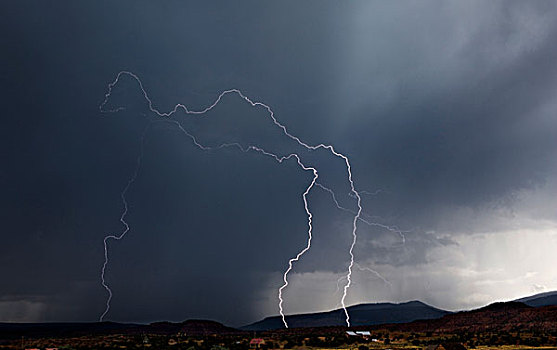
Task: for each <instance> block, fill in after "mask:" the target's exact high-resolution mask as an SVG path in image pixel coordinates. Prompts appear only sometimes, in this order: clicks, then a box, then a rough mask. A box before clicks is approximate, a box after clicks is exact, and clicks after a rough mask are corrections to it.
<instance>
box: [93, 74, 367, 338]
mask: <svg viewBox="0 0 557 350" xmlns="http://www.w3.org/2000/svg"><path fill="white" fill-rule="evenodd" d="M122 76H129V77H131V78H132V79H134V80H135V81H136V82H137V84H138V85H139V88H140V89H141V92H142V94H143V97H144V98H145V100H146V101H147V103H148V108H149V110H150V111H151V112H152V113H154V114H156V115H157V116H158V117H162V118H168V121H170V122H172V123H174V124H175V125H176V126H177V127H178V128H179V129H180V130H181V131H182V132H183V133H184V134H185V135H186V136H188V137H189V138H190V139H191V140H192V142H193V143H194V144H195V145H196V146H197V147H198V148H200V149H201V150H214V149H221V148H225V147H236V148H238V149H240V150H241V151H242V152H249V151H255V152H258V153H260V154H263V155H265V156H269V157H272V158H274V159H275V160H276V161H277V162H279V163H283V161H285V160H289V159H295V160H296V162H297V164H298V165H299V166H300V167H301V168H302V169H303V170H304V171H311V172H312V173H313V179H312V181H311V183H310V184H309V186H308V187H307V188H306V190H305V191H304V193H303V195H302V198H303V201H304V208H305V211H306V214H307V217H308V239H307V244H306V246H305V247H304V248H303V249H302V250H301V251H300V252H299V253H298V254H296V256H295V257H293V258H291V259H290V260H289V261H288V268H287V269H286V271H285V272H284V274H283V282H284V284H283V285H282V286H281V287H280V288H279V290H278V298H279V312H280V315H281V317H282V321H283V323H284V326H285V327H286V328H288V324H287V322H286V318H285V315H284V310H283V303H284V300H283V297H282V292H283V290H284V289H285V288H286V287H287V286H288V274H289V272H290V271H291V270H292V269H293V266H294V263H295V262H297V261H299V260H300V258H301V257H302V256H303V255H304V254H305V253H306V252H307V251H308V250H309V249H310V248H311V240H312V233H313V232H312V231H313V227H312V218H313V214H312V212H311V210H310V208H309V205H308V201H307V195H308V194H309V193H310V191H311V190H312V189H313V188H314V186H315V185H316V183H317V179H318V177H319V174H318V172H317V169H316V168H314V167H310V166H306V165H304V164H303V163H302V160H301V158H300V156H299V155H298V154H296V153H291V154H289V155H287V156H279V155H276V154H274V153H271V152H268V151H266V150H264V149H262V148H260V147H257V146H253V145H250V146H248V147H242V145H240V144H239V143H223V144H221V145H219V146H216V147H210V146H206V145H203V144H201V143H200V142H199V141H198V140H197V138H196V137H195V136H194V135H192V134H191V133H189V132H188V131H187V130H186V129H185V128H184V127H183V126H182V125H181V124H180V123H179V122H178V121H176V120H170V117H172V115H174V114H175V113H176V112H178V111H179V110H182V111H183V112H184V113H186V114H191V115H203V114H205V113H207V112H209V111H210V110H212V109H213V108H214V107H215V106H217V105H218V104H219V102H220V101H221V100H222V98H223V97H224V96H225V95H228V94H236V95H238V96H239V97H241V98H242V99H243V100H244V101H246V102H247V103H249V104H250V105H251V106H252V107H261V108H263V109H265V110H266V111H267V113H268V116H269V118H270V119H271V120H272V122H273V124H274V125H275V126H276V127H278V128H279V129H281V131H282V132H283V134H284V135H286V136H287V137H288V138H290V139H291V140H294V141H295V142H296V143H298V144H299V145H300V146H302V147H304V148H306V149H307V150H311V151H314V150H318V149H324V150H327V151H329V152H330V153H331V154H332V155H334V156H335V157H337V158H340V159H342V160H343V161H344V163H345V165H346V170H347V174H348V177H347V180H348V182H349V184H350V193H349V194H350V195H351V196H353V197H355V198H356V204H357V208H358V209H357V211H355V212H354V219H353V221H352V241H351V244H350V249H349V252H348V253H349V256H350V263H349V265H348V270H347V272H346V276H345V277H346V280H347V283H346V285H345V286H344V288H343V295H342V298H341V304H342V308H343V310H344V313H345V316H346V324H347V326H350V315H349V314H348V311H347V309H346V305H345V300H346V296H347V294H348V289H349V288H350V285H351V283H352V279H351V278H352V269H353V267H354V247H355V245H356V241H357V238H358V237H357V228H358V221H360V220H361V219H362V218H361V214H362V203H361V202H362V199H361V196H360V193H359V192H358V191H357V190H356V188H355V184H354V181H353V177H352V167H351V164H350V160H349V159H348V157H347V156H345V155H344V154H342V153H340V152H337V151H336V150H335V148H334V147H333V146H332V145H328V144H323V143H320V144H317V145H310V144H308V143H305V142H304V141H302V140H301V139H300V138H299V137H297V136H295V135H293V134H291V133H290V132H289V131H288V129H287V128H286V126H284V125H283V124H281V123H280V122H279V121H278V120H277V119H276V118H275V115H274V112H273V110H272V109H271V108H270V107H269V106H268V105H266V104H264V103H262V102H257V101H253V100H251V99H250V98H248V97H247V96H246V95H244V94H243V93H242V92H241V91H240V90H238V89H229V90H224V91H223V92H221V93H220V94H219V95H218V97H217V98H216V100H215V101H214V102H213V103H212V104H211V105H209V106H208V107H206V108H204V109H202V110H190V109H188V107H187V106H185V105H183V104H181V103H179V104H176V105H175V106H174V108H173V109H172V110H170V111H169V112H160V111H159V110H158V109H156V108H155V107H154V106H153V102H152V100H151V99H150V97H149V95H148V94H147V91H146V89H145V88H144V86H143V83H142V81H141V79H140V78H139V77H138V76H137V75H136V74H134V73H132V72H129V71H121V72H119V73H118V74H117V76H116V78H115V79H114V81H112V82H111V83H109V84H108V90H107V93H106V94H105V99H104V101H103V102H102V103H101V105H100V106H99V109H100V111H101V112H103V113H116V112H119V111H122V110H124V109H125V107H117V108H114V109H106V108H105V106H106V104H107V103H108V100H109V98H110V96H111V94H112V90H113V88H114V87H115V86H116V85H117V84H118V83H119V81H120V79H121V77H122ZM142 147H143V146H142ZM142 155H143V151H142V152H141V154H140V156H139V157H138V162H137V166H136V169H135V172H134V174H133V175H132V177H131V178H130V179H129V180H128V182H127V184H126V186H125V187H124V189H123V191H122V192H121V199H122V203H123V206H124V210H123V212H122V214H121V216H120V222H121V223H122V225H123V226H124V230H123V231H122V233H120V234H119V235H108V236H106V237H105V238H104V240H103V242H104V258H105V259H104V263H103V266H102V270H101V284H102V286H103V287H104V288H105V289H106V291H107V293H108V298H107V301H106V309H105V311H104V312H103V313H102V314H101V316H100V319H99V320H100V321H102V320H103V319H104V317H105V316H106V314H107V313H108V312H109V311H110V301H111V299H112V291H111V289H110V287H109V285H108V284H107V282H106V280H105V272H106V268H107V265H108V261H109V259H108V256H109V255H108V241H109V240H121V239H122V238H124V236H125V235H126V234H127V233H128V232H129V230H130V226H129V224H128V223H127V222H126V220H125V217H126V215H127V213H128V203H127V201H126V193H127V191H128V190H129V188H130V186H131V185H132V184H133V183H134V182H135V180H136V178H137V175H138V173H139V168H140V166H141V158H142ZM320 187H322V188H325V187H324V186H320ZM331 193H333V192H332V191H331ZM335 200H336V199H335ZM337 204H338V202H337Z"/></svg>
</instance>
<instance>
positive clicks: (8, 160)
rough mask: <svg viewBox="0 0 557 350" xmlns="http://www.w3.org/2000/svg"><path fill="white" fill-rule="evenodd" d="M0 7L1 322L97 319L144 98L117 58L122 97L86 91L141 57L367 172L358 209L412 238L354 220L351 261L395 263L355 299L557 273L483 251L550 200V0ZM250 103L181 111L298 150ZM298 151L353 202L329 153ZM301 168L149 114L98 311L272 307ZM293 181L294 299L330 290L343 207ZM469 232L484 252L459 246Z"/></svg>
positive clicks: (123, 313)
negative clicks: (310, 236)
mask: <svg viewBox="0 0 557 350" xmlns="http://www.w3.org/2000/svg"><path fill="white" fill-rule="evenodd" d="M0 6H1V8H0V10H1V11H2V13H5V14H6V16H5V18H6V20H5V21H2V23H1V24H0V26H1V27H0V29H1V30H2V32H3V33H7V34H8V35H4V36H2V37H1V39H0V40H1V41H0V42H1V43H2V46H3V47H4V48H5V50H3V52H5V54H4V55H2V58H0V63H1V64H0V74H1V76H2V78H3V79H2V85H1V87H0V89H1V93H2V96H3V97H4V98H3V99H2V110H3V112H4V118H3V122H4V123H3V127H2V128H1V129H0V140H1V141H0V142H1V147H0V149H1V150H2V162H3V164H2V167H1V168H0V184H1V186H0V189H1V193H0V198H2V200H1V209H2V210H0V213H1V214H0V215H2V216H1V218H2V222H3V228H2V230H3V231H2V232H3V235H2V238H3V244H2V246H1V247H0V263H1V264H0V265H1V266H2V267H1V270H0V271H1V275H2V276H3V277H2V278H3V281H4V282H6V283H1V284H0V314H1V315H2V317H4V319H3V320H2V321H10V320H18V321H35V320H40V321H44V320H47V321H53V320H95V319H96V318H97V317H98V315H99V314H100V313H101V312H102V310H103V307H104V298H105V294H104V290H103V289H102V287H101V286H100V284H99V283H98V278H99V269H100V266H101V264H102V238H103V237H104V235H106V234H107V233H114V232H120V230H121V225H120V224H119V222H118V218H119V215H120V212H121V210H122V208H121V202H120V198H119V195H120V191H121V190H122V188H123V186H124V184H125V183H126V181H127V179H128V178H129V176H130V174H131V173H132V171H133V169H134V166H135V160H136V157H137V154H138V150H139V147H140V135H141V133H142V131H143V129H144V128H145V126H146V125H147V123H149V120H151V118H152V116H150V115H148V114H147V113H146V112H147V111H146V109H145V103H144V101H143V100H142V98H141V95H139V94H138V89H137V86H135V85H134V83H133V82H132V81H125V82H123V84H122V85H121V86H119V87H118V89H119V90H118V93H117V94H116V95H115V97H114V100H113V101H111V102H113V103H115V104H122V105H126V106H127V107H128V109H127V110H126V111H125V112H122V113H119V114H116V115H110V116H103V115H101V114H100V113H99V112H98V105H99V103H100V102H101V101H102V99H103V97H104V95H103V94H104V93H105V91H106V84H107V83H108V82H109V81H110V80H111V79H113V77H114V75H115V73H117V72H118V71H120V70H121V69H127V70H131V71H134V72H135V73H137V74H139V75H140V76H141V77H142V79H143V82H144V84H145V86H146V88H147V89H148V91H149V93H150V94H151V97H152V98H153V101H154V102H155V104H156V105H157V107H158V108H160V109H163V110H165V109H169V108H171V106H173V105H174V104H175V103H177V102H183V103H186V104H187V105H189V106H193V107H202V106H206V105H207V104H208V103H210V102H211V101H213V100H214V98H215V96H216V94H217V93H218V92H220V91H222V90H223V89H227V88H231V87H237V88H240V89H242V91H244V92H245V93H246V94H248V95H249V96H251V97H253V98H255V99H258V100H262V101H264V102H266V103H268V104H269V105H271V106H272V107H273V109H274V111H275V113H276V115H277V117H278V118H279V119H280V120H281V121H282V122H283V123H284V124H285V125H288V127H289V130H291V131H292V133H294V134H296V135H299V136H300V137H302V138H303V139H305V140H308V142H331V143H333V144H335V146H336V147H337V149H338V150H339V151H341V152H343V153H346V154H348V155H349V156H350V158H351V160H352V165H353V168H354V175H355V179H356V183H357V185H358V188H359V189H362V190H368V191H374V190H376V189H381V190H382V191H381V192H379V193H378V194H376V195H366V196H365V199H364V204H365V208H364V209H365V212H366V213H367V216H366V218H367V219H370V220H371V219H372V220H375V221H377V222H380V223H382V224H385V225H393V226H396V227H398V228H400V229H401V230H404V231H405V233H404V236H405V242H406V243H405V244H404V245H403V244H402V237H401V236H400V234H398V233H396V232H389V231H386V230H384V229H380V228H373V227H369V226H367V225H365V224H363V223H361V225H360V228H359V233H360V240H359V243H358V245H357V247H356V258H357V260H358V262H360V263H361V264H362V265H365V266H369V267H373V268H375V269H377V270H378V271H379V272H381V274H383V275H384V276H386V277H387V278H388V279H389V281H391V282H392V285H393V286H392V288H389V287H386V286H385V284H384V283H382V282H381V281H380V280H378V279H377V277H376V276H375V277H374V276H371V275H369V274H366V273H363V272H361V271H360V272H359V273H358V274H356V275H355V276H356V279H355V287H354V289H353V294H351V296H350V302H363V301H374V300H407V299H416V298H422V299H424V301H427V302H430V303H432V304H435V305H439V306H443V307H447V308H453V309H454V308H458V307H469V306H471V305H478V304H481V303H482V302H489V301H490V300H496V299H498V298H505V297H511V296H510V295H508V294H505V293H506V288H508V287H509V286H512V287H513V288H515V290H520V291H521V292H524V293H527V292H528V291H529V290H530V289H532V288H537V287H536V286H543V287H544V288H547V289H552V288H553V289H554V288H557V277H556V276H554V275H552V274H551V271H545V270H544V269H543V266H541V265H539V264H537V263H535V262H534V261H532V262H529V265H528V266H526V267H525V269H527V268H529V269H530V270H528V271H523V270H522V268H520V267H516V266H515V267H513V269H509V271H507V273H506V275H505V276H504V277H505V278H506V280H505V281H506V282H504V281H498V282H497V281H495V279H494V273H491V272H489V271H494V270H495V269H496V268H497V266H500V265H501V264H504V263H506V262H507V260H508V259H510V258H509V254H507V252H508V251H509V249H510V248H509V247H510V246H512V244H511V245H509V244H507V240H511V241H512V242H519V241H520V242H521V240H524V244H526V245H528V246H529V247H533V246H535V239H534V238H536V237H544V239H551V238H548V237H552V236H551V232H552V231H551V230H554V229H555V222H556V221H557V217H556V216H555V213H556V212H557V211H556V210H555V209H556V208H555V202H554V200H553V198H552V197H551V195H550V194H551V193H554V189H555V183H556V182H557V181H556V178H557V177H556V174H557V172H556V168H555V161H554V160H553V159H556V154H555V153H556V150H557V144H556V143H557V137H556V136H557V135H556V130H557V128H556V127H557V119H556V118H555V115H556V113H557V105H556V104H555V102H554V101H553V100H554V98H553V96H554V95H555V91H556V88H557V79H556V76H557V65H556V64H555V63H554V62H557V57H556V56H557V46H555V45H554V44H553V41H554V40H552V38H554V37H555V34H557V33H556V31H557V26H556V23H557V22H556V21H555V14H556V13H557V12H556V8H555V3H554V2H551V1H536V2H518V1H492V2H489V3H485V2H479V1H477V2H476V1H472V2H466V3H462V2H456V1H449V2H447V1H443V2H441V1H427V2H415V3H404V4H403V3H378V2H368V1H355V2H351V3H336V2H313V1H310V2H303V3H300V2H294V1H290V2H289V1H286V2H272V3H265V4H262V3H260V2H255V1H245V2H242V3H241V4H226V3H193V2H188V3H182V2H169V3H167V4H165V5H159V4H154V3H150V2H133V3H132V2H126V1H122V2H118V3H116V4H115V3H108V2H106V3H102V2H101V3H92V2H91V3H73V2H69V1H62V2H58V3H56V4H49V5H48V6H47V5H44V4H41V3H39V2H36V1H30V2H27V3H20V2H18V3H16V2H4V3H2V5H0ZM294 9H295V10H294ZM60 18H63V20H62V21H61V20H60ZM263 116H264V113H263V111H261V110H254V109H251V108H248V106H246V105H245V104H244V103H242V101H241V100H239V99H234V98H230V99H229V100H227V101H225V103H224V104H223V105H222V107H220V108H219V109H218V110H216V111H215V113H214V114H212V115H210V118H208V119H203V120H195V119H187V118H184V117H178V118H180V121H183V122H184V123H185V124H187V126H188V127H189V128H192V130H195V131H196V132H197V133H198V134H199V135H200V137H202V138H203V140H204V141H206V142H209V143H216V142H222V141H223V140H229V139H231V140H234V141H240V142H246V143H247V142H256V143H258V144H264V145H265V146H266V147H270V148H272V149H274V150H277V151H279V152H288V151H292V150H295V151H300V149H299V148H297V147H296V146H295V145H293V144H291V143H290V144H289V143H285V142H284V139H283V138H282V137H281V135H280V134H278V133H276V131H275V130H273V129H272V127H271V126H270V125H269V124H268V123H266V122H265V121H266V119H265V118H263ZM305 156H306V157H307V159H308V161H310V162H312V163H313V164H318V165H319V166H320V167H321V169H322V170H323V172H322V174H323V177H322V179H321V180H322V181H323V183H324V184H325V185H327V186H330V187H331V188H334V190H335V192H336V193H337V195H338V196H339V197H338V198H339V201H340V203H341V204H342V205H343V206H345V207H347V208H348V209H350V210H354V209H355V206H354V199H353V198H351V197H349V196H348V195H347V193H348V186H347V183H346V181H344V180H342V179H343V177H344V176H345V173H344V170H343V169H344V168H343V167H342V162H338V161H334V162H331V161H330V158H329V157H327V156H326V155H325V154H322V153H317V154H305ZM309 179H310V174H304V173H303V172H301V171H300V170H299V169H298V168H297V167H296V166H295V164H287V165H278V164H276V162H274V161H273V160H270V159H264V158H261V157H258V156H255V155H250V154H242V153H239V152H236V151H231V150H224V151H222V152H208V153H207V152H199V151H198V150H197V149H195V148H194V147H193V146H192V144H191V142H190V141H189V140H188V139H186V138H184V137H183V135H182V134H180V132H179V131H178V130H176V128H173V127H172V126H171V125H168V124H165V123H156V124H155V125H153V127H152V129H151V130H150V131H149V132H148V134H147V138H146V141H145V158H144V162H143V165H142V168H141V170H140V173H139V177H138V180H137V182H136V183H135V184H134V186H133V187H132V188H131V189H130V192H129V197H128V198H129V201H130V214H129V222H130V223H131V224H132V231H131V232H130V235H129V237H127V238H126V239H125V240H124V241H122V242H118V243H114V244H111V256H112V260H111V264H110V267H109V274H108V278H109V281H110V283H111V286H113V288H114V291H115V298H114V301H113V311H112V312H111V314H110V318H112V319H114V320H121V321H152V320H157V319H172V320H181V319H185V318H190V317H206V318H213V319H219V320H223V321H225V322H226V323H229V324H241V323H244V322H249V321H252V320H253V319H255V318H257V317H262V316H266V315H268V314H270V313H276V312H277V310H276V289H277V288H278V287H279V286H280V283H281V273H282V271H283V270H284V268H285V266H286V262H287V260H288V259H289V258H290V257H291V256H293V255H294V254H295V253H297V252H298V251H299V249H301V247H303V246H304V244H305V239H306V237H305V229H306V225H307V221H306V220H307V219H306V217H305V215H304V211H303V203H302V201H301V197H300V195H301V193H302V191H303V190H304V188H305V186H307V181H308V180H309ZM310 200H311V203H312V206H313V208H314V212H315V222H314V223H315V240H314V247H313V248H314V249H313V250H312V251H310V252H309V253H308V254H307V256H305V257H304V259H303V260H302V261H301V262H300V264H298V265H297V266H296V269H295V274H294V275H293V285H292V288H291V289H289V290H288V298H289V299H288V300H287V309H288V311H289V312H298V311H301V310H304V308H305V307H306V306H304V305H305V304H304V303H309V304H307V305H310V306H307V307H308V308H310V309H315V310H317V309H324V308H328V307H334V306H335V305H336V304H337V303H338V295H336V294H335V288H336V281H337V279H338V278H339V276H340V275H341V274H342V273H343V271H344V270H345V268H346V266H347V262H348V260H347V259H348V255H347V248H348V245H349V242H350V241H349V240H350V225H351V222H350V220H351V218H350V215H349V214H348V213H346V212H343V211H339V210H337V209H336V208H335V207H334V205H333V203H332V202H331V200H330V196H329V195H328V194H327V193H326V192H323V191H321V190H320V189H316V190H315V191H314V192H313V193H312V194H311V195H310ZM477 237H482V238H481V239H480V238H477ZM540 239H541V238H540ZM482 240H484V241H485V242H487V243H486V244H488V246H489V247H490V249H492V251H493V252H494V253H493V254H494V256H499V257H500V260H490V259H488V258H485V256H483V255H482V256H479V255H475V253H474V252H475V250H474V249H476V248H477V247H476V248H474V247H475V245H474V244H476V243H474V242H480V241H482ZM513 244H514V243H513ZM482 254H483V253H482ZM525 254H526V253H525ZM528 259H529V256H528V254H526V255H525V256H524V261H529V260H528ZM544 259H545V258H544ZM547 259H549V258H547ZM547 259H546V260H547ZM546 260H544V261H545V262H546V263H549V260H547V261H546ZM440 261H441V262H440ZM510 265H512V264H509V266H510ZM447 266H448V267H447ZM490 266H491V267H493V268H492V269H491V270H490ZM542 270H544V271H545V276H544V277H542V274H541V273H540V274H535V273H534V272H536V271H542ZM455 271H456V273H455ZM485 271H488V272H485ZM529 271H530V272H532V273H530V274H528V272H529ZM526 275H527V276H528V277H524V276H526ZM471 276H472V277H471ZM520 276H522V277H520ZM304 281H305V283H304ZM424 281H427V283H429V287H425V284H424V283H425V282H424ZM441 281H445V282H441ZM517 281H519V282H517ZM490 283H491V284H490ZM486 285H488V286H489V288H488V289H487V290H488V291H489V293H491V294H489V295H487V294H485V293H484V292H482V293H484V294H482V293H480V292H479V290H481V289H485V286H486ZM451 286H454V288H452V287H451ZM463 286H467V287H466V288H463ZM451 288H452V289H451ZM459 288H460V289H459ZM443 290H445V291H446V290H451V291H452V294H454V296H455V298H454V300H453V301H451V300H448V299H447V298H446V296H445V295H446V294H447V293H443V292H442V291H443ZM466 295H471V296H472V297H471V298H470V299H468V300H467V299H466Z"/></svg>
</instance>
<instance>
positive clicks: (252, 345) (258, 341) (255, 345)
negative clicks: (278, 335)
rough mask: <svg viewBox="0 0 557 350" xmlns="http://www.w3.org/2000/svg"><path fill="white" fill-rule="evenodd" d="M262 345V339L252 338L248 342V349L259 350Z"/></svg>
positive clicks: (263, 341)
mask: <svg viewBox="0 0 557 350" xmlns="http://www.w3.org/2000/svg"><path fill="white" fill-rule="evenodd" d="M264 344H265V340H263V338H253V339H252V340H250V342H249V347H250V348H251V349H259V348H260V347H261V345H264Z"/></svg>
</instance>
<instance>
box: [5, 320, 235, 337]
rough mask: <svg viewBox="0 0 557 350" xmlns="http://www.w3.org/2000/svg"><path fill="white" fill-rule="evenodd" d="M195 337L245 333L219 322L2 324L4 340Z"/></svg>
mask: <svg viewBox="0 0 557 350" xmlns="http://www.w3.org/2000/svg"><path fill="white" fill-rule="evenodd" d="M177 333H184V334H188V335H194V336H206V335H211V334H242V333H244V332H243V331H241V330H238V329H235V328H230V327H227V326H225V325H223V324H221V323H219V322H216V321H208V320H187V321H184V322H179V323H177V322H166V321H164V322H154V323H151V324H134V323H117V322H89V323H86V322H78V323H71V322H67V323H65V322H60V323H0V339H17V338H20V337H22V336H25V337H43V336H48V337H58V336H60V337H67V336H82V335H88V334H96V335H100V334H177Z"/></svg>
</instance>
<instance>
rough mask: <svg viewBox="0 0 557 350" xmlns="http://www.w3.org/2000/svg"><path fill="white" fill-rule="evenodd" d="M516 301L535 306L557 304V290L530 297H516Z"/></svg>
mask: <svg viewBox="0 0 557 350" xmlns="http://www.w3.org/2000/svg"><path fill="white" fill-rule="evenodd" d="M515 301H518V302H521V303H524V304H526V305H528V306H533V307H541V306H551V305H557V291H553V292H545V293H539V294H535V295H531V296H528V297H524V298H520V299H516V300H515Z"/></svg>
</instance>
